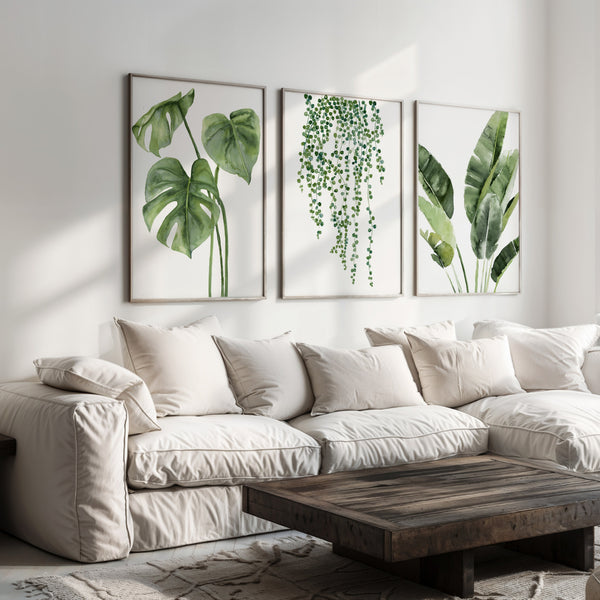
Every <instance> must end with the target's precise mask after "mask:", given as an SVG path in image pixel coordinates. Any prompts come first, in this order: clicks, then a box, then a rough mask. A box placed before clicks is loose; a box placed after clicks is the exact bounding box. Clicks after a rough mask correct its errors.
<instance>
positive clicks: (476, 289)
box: [475, 259, 479, 293]
mask: <svg viewBox="0 0 600 600" xmlns="http://www.w3.org/2000/svg"><path fill="white" fill-rule="evenodd" d="M478 291H479V259H477V261H476V262H475V293H477V292H478Z"/></svg>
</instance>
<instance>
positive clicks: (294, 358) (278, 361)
mask: <svg viewBox="0 0 600 600" xmlns="http://www.w3.org/2000/svg"><path fill="white" fill-rule="evenodd" d="M214 340H215V342H216V344H217V346H218V347H219V350H220V351H221V354H222V356H223V360H224V362H225V366H226V367H227V374H228V375H229V381H230V382H231V386H232V387H233V391H234V392H235V397H236V401H237V403H238V405H239V406H240V407H241V408H242V410H243V412H244V414H249V415H262V416H265V417H271V418H273V419H280V420H288V419H292V418H293V417H297V416H298V415H301V414H304V413H306V412H308V411H310V409H311V408H312V405H313V401H314V397H313V394H312V390H311V387H310V381H309V379H308V374H307V373H306V369H305V368H304V362H303V361H302V358H301V357H300V354H299V353H298V350H297V349H296V347H295V345H294V343H293V339H292V336H291V334H290V333H289V332H287V333H284V334H283V335H280V336H278V337H275V338H273V339H270V340H240V339H232V338H225V337H220V336H215V337H214Z"/></svg>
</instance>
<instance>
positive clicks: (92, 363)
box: [33, 356, 160, 435]
mask: <svg viewBox="0 0 600 600" xmlns="http://www.w3.org/2000/svg"><path fill="white" fill-rule="evenodd" d="M33 364H34V365H35V368H36V370H37V374H38V376H39V378H40V380H41V381H42V383H45V384H46V385H50V386H52V387H55V388H59V389H61V390H69V391H73V392H84V393H87V394H98V395H100V396H107V397H108V398H114V399H116V400H121V401H122V402H123V403H124V404H125V408H126V409H127V414H128V415H129V435H133V434H136V433H144V432H146V431H156V430H157V429H160V427H159V425H158V423H157V422H156V410H155V409H154V403H153V402H152V396H151V395H150V392H149V391H148V388H147V387H146V384H145V383H144V382H143V381H142V380H141V379H140V378H139V377H138V376H137V375H136V374H135V373H132V372H131V371H129V370H127V369H125V368H124V367H121V366H120V365H116V364H115V363H111V362H109V361H107V360H102V359H101V358H93V357H90V356H65V357H63V358H37V359H36V360H34V361H33Z"/></svg>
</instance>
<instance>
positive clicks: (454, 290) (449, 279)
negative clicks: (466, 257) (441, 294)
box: [444, 269, 456, 294]
mask: <svg viewBox="0 0 600 600" xmlns="http://www.w3.org/2000/svg"><path fill="white" fill-rule="evenodd" d="M444 273H446V277H447V278H448V281H449V282H450V285H451V286H452V291H453V292H454V293H455V294H456V288H455V287H454V283H452V279H451V278H450V275H448V271H447V270H446V269H444Z"/></svg>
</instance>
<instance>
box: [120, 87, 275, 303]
mask: <svg viewBox="0 0 600 600" xmlns="http://www.w3.org/2000/svg"><path fill="white" fill-rule="evenodd" d="M191 88H194V89H195V99H194V103H193V104H192V106H191V107H190V109H189V110H188V113H187V115H186V120H187V122H188V125H189V126H190V130H191V132H192V135H193V136H194V140H195V141H196V145H197V146H198V150H199V151H200V156H201V158H206V159H207V160H208V161H209V163H210V165H211V168H212V170H213V174H214V167H215V164H214V163H213V162H212V160H211V159H210V157H209V156H208V155H207V154H206V152H205V151H204V148H203V147H202V120H203V118H204V117H205V116H207V115H210V114H212V113H223V114H224V115H226V116H227V117H228V118H229V115H230V113H231V112H233V111H234V110H237V109H240V108H252V109H253V110H254V111H255V112H256V114H257V115H258V116H259V118H260V124H261V146H260V153H259V155H258V160H257V161H256V164H255V165H254V168H253V170H252V180H251V183H250V185H248V184H247V183H246V182H245V181H244V180H243V179H241V178H240V177H238V176H237V175H232V174H231V173H227V172H226V171H224V170H223V169H221V171H220V174H219V192H220V194H221V199H222V200H223V203H224V204H225V208H226V210H227V220H228V226H229V297H230V298H236V297H237V298H257V297H262V296H263V293H264V291H263V277H264V274H263V264H264V259H263V230H264V227H263V203H264V200H263V198H264V194H263V190H264V181H263V179H264V178H263V152H264V140H263V133H264V127H263V122H264V114H263V93H264V91H263V89H261V88H252V87H244V86H236V85H234V86H232V85H221V84H215V83H198V82H196V81H188V80H183V79H181V80H166V79H159V78H152V77H136V76H134V77H132V84H131V123H130V124H129V137H130V144H131V299H132V300H177V299H180V300H181V299H204V298H206V297H207V296H208V260H209V254H210V240H207V241H205V242H204V243H203V244H202V245H201V246H199V247H198V248H197V249H196V250H194V252H193V253H192V258H191V259H189V258H188V257H187V256H185V255H184V254H181V253H180V252H175V251H173V250H171V249H170V248H167V247H166V246H164V245H163V244H161V243H160V242H159V241H158V240H157V239H156V231H157V230H158V228H159V227H160V224H161V223H162V221H163V219H164V214H165V211H166V212H168V211H169V210H170V209H171V208H172V207H173V206H174V205H173V204H172V205H170V206H169V207H167V208H165V209H164V211H163V213H161V214H160V215H159V216H158V217H157V218H156V220H155V222H154V224H153V226H152V231H151V232H149V231H148V229H147V227H146V224H145V222H144V218H143V215H142V207H143V206H144V203H145V198H144V187H145V184H146V175H147V174H148V170H149V169H150V167H151V166H152V165H153V164H154V163H155V162H157V161H158V160H160V159H159V158H158V157H157V156H156V155H154V154H152V153H151V152H146V151H145V150H143V149H142V148H141V147H140V146H139V145H138V144H137V142H136V140H135V138H134V137H133V135H132V133H131V126H132V125H133V124H134V123H135V122H136V121H137V120H138V119H139V118H140V117H141V116H142V115H143V114H145V113H146V112H147V111H148V109H149V108H150V107H151V106H153V105H154V104H157V103H158V102H162V101H163V100H167V99H168V98H170V97H172V96H174V95H175V94H177V93H178V92H181V93H182V95H185V94H186V93H187V92H188V91H189V90H190V89H191ZM160 156H161V158H163V157H165V156H171V157H173V158H177V159H178V160H179V161H180V162H181V164H182V165H183V168H184V169H185V171H186V172H187V173H188V175H189V174H190V169H191V166H192V163H193V162H194V160H195V159H196V154H195V152H194V147H193V146H192V142H191V141H190V137H189V135H188V133H187V131H186V129H185V125H184V124H183V123H182V124H181V125H180V126H179V128H178V129H177V130H176V131H175V133H174V135H173V140H172V142H171V144H170V145H169V146H167V147H166V148H162V149H161V150H160ZM221 231H222V229H221ZM171 237H172V236H171ZM218 261H219V254H218V250H217V241H216V237H215V248H214V253H213V284H212V294H213V297H215V298H219V291H220V269H219V265H218Z"/></svg>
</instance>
